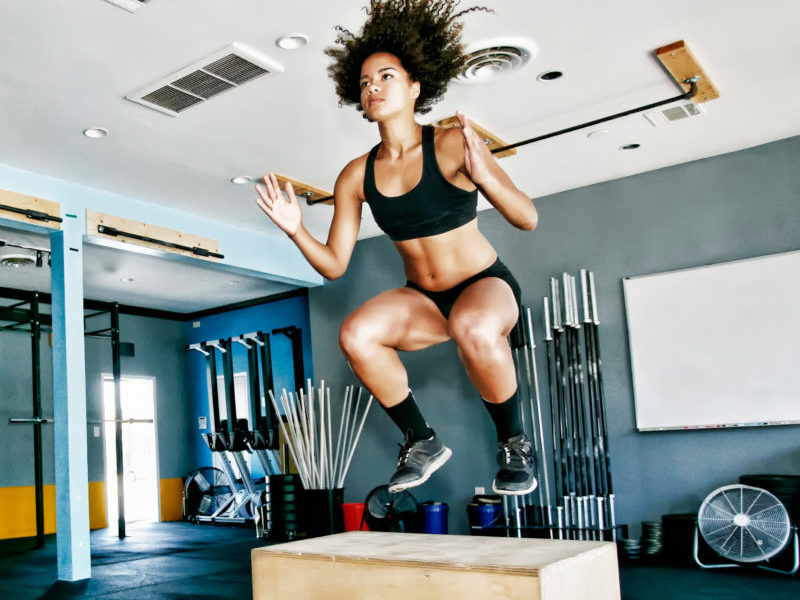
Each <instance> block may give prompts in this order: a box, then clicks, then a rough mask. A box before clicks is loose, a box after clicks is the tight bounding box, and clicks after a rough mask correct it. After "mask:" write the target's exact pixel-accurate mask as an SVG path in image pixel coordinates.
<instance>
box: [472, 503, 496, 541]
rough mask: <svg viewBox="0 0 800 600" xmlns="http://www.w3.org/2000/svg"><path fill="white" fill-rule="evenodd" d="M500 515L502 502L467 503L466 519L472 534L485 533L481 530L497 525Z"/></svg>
mask: <svg viewBox="0 0 800 600" xmlns="http://www.w3.org/2000/svg"><path fill="white" fill-rule="evenodd" d="M502 517H503V505H502V504H477V503H469V504H467V519H468V520H469V529H470V533H471V534H472V535H485V533H484V532H483V531H482V530H484V529H486V528H488V527H493V526H495V525H499V524H500V522H501V520H502Z"/></svg>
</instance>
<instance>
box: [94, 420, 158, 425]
mask: <svg viewBox="0 0 800 600" xmlns="http://www.w3.org/2000/svg"><path fill="white" fill-rule="evenodd" d="M86 422H87V423H89V424H91V425H102V424H103V423H122V424H123V425H133V424H135V423H155V420H153V419H87V421H86Z"/></svg>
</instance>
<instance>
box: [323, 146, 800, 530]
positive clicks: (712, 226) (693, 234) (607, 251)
mask: <svg viewBox="0 0 800 600" xmlns="http://www.w3.org/2000/svg"><path fill="white" fill-rule="evenodd" d="M798 161H800V137H795V138H790V139H786V140H782V141H779V142H775V143H771V144H767V145H764V146H760V147H756V148H751V149H748V150H744V151H740V152H735V153H732V154H727V155H723V156H718V157H714V158H709V159H705V160H700V161H696V162H693V163H688V164H685V165H679V166H676V167H670V168H665V169H661V170H658V171H654V172H650V173H645V174H642V175H637V176H633V177H628V178H624V179H619V180H615V181H611V182H607V183H602V184H597V185H593V186H589V187H585V188H581V189H577V190H573V191H568V192H564V193H561V194H556V195H553V196H548V197H545V198H539V199H537V200H536V202H535V203H536V206H537V208H538V209H539V215H540V220H539V227H538V228H537V229H536V231H534V232H532V233H529V232H521V231H518V230H515V229H513V228H512V227H511V226H510V225H508V224H507V223H506V222H505V221H504V220H503V219H502V217H500V215H499V214H498V213H497V212H496V211H494V210H489V211H484V212H481V213H480V216H479V222H480V227H481V230H482V231H483V232H484V233H485V234H486V236H487V237H488V238H489V240H490V241H491V242H492V243H493V244H494V245H495V247H496V249H497V251H498V253H499V254H500V256H501V258H502V259H503V260H504V262H505V263H506V264H507V265H508V266H509V268H510V269H511V270H512V271H513V272H514V274H515V275H516V276H517V278H518V279H519V281H520V284H521V286H522V289H523V302H524V303H525V304H528V305H531V306H533V307H534V310H537V309H538V308H539V307H540V306H541V302H542V297H543V296H544V295H549V290H548V281H549V278H550V277H551V276H558V275H560V274H561V273H562V272H563V271H568V272H570V273H572V274H573V275H578V271H579V269H581V268H588V269H590V270H592V271H594V272H595V276H596V279H597V284H598V296H599V308H600V320H601V327H600V340H601V351H602V355H603V365H604V380H605V382H604V383H605V392H606V397H607V403H608V408H607V410H608V426H609V437H610V441H609V447H610V450H611V461H612V469H613V476H614V484H615V491H616V492H617V515H618V522H620V523H623V522H625V523H629V524H631V526H632V528H633V533H636V532H637V531H638V529H639V523H640V522H641V521H642V520H649V519H657V518H659V517H660V515H662V514H666V513H674V512H693V511H695V510H697V508H698V507H699V504H700V502H701V501H702V499H703V498H704V497H705V495H706V494H707V493H709V492H710V491H711V490H713V489H715V487H717V486H720V485H723V484H728V483H735V482H736V481H737V479H738V477H739V475H741V474H745V473H794V474H800V427H797V426H784V427H768V428H752V429H745V428H742V429H735V430H716V431H686V432H650V433H639V432H637V431H636V429H635V422H634V406H633V391H632V384H631V371H630V358H629V354H628V342H627V330H626V323H625V315H624V301H623V294H622V279H623V278H624V277H629V276H636V275H643V274H648V273H657V272H662V271H669V270H673V269H680V268H687V267H694V266H699V265H706V264H711V263H716V262H721V261H729V260H735V259H741V258H749V257H754V256H761V255H765V254H772V253H777V252H786V251H790V250H796V249H798V248H800V169H798V168H797V165H798ZM531 168H535V165H531ZM795 275H796V274H795ZM404 281H405V278H404V276H403V271H402V265H401V263H400V260H399V258H398V257H397V254H396V252H395V251H394V248H393V245H392V244H391V242H390V241H389V240H388V238H386V237H385V236H382V237H379V238H373V239H369V240H365V241H363V242H359V243H358V244H357V246H356V251H355V253H354V256H353V260H352V262H351V264H350V267H349V269H348V271H347V274H346V275H345V276H344V277H342V278H341V279H339V280H337V281H335V282H332V283H328V284H326V285H325V286H323V287H321V288H315V289H313V290H311V293H310V309H311V324H312V331H313V335H314V345H313V350H314V371H315V373H316V374H317V377H318V378H322V377H324V378H326V379H331V380H336V379H341V380H343V381H344V380H352V377H353V376H352V374H351V373H350V371H349V370H348V367H347V365H346V363H345V361H344V359H343V357H342V355H341V352H340V351H339V349H338V344H337V333H338V327H339V324H340V323H341V321H342V319H343V318H344V316H345V315H346V314H347V313H349V312H350V311H351V310H353V309H354V308H355V307H357V306H358V305H359V304H360V303H361V302H363V301H364V300H366V299H368V298H370V297H371V296H373V295H375V294H376V293H378V292H379V291H382V290H384V289H386V288H389V287H396V286H398V285H402V284H403V283H404ZM537 327H538V330H537V331H538V333H537V336H538V337H540V338H541V331H542V328H541V325H540V321H537ZM404 360H405V363H406V366H407V367H408V370H409V375H410V380H411V385H412V387H413V389H414V391H415V395H416V396H417V398H418V399H419V402H420V404H421V406H422V408H423V410H424V412H425V414H426V417H427V419H428V421H429V422H430V423H431V425H432V426H433V427H434V428H436V429H437V430H438V431H439V432H440V433H441V434H442V436H443V437H444V439H445V440H446V442H447V443H448V445H450V446H451V447H452V448H453V451H454V457H453V458H452V459H451V461H450V463H449V464H448V465H446V466H445V467H444V468H443V469H442V471H441V472H440V473H437V475H436V476H434V477H433V478H432V480H431V481H429V482H428V483H426V484H425V485H423V486H421V487H420V488H417V489H415V490H414V491H413V493H414V495H415V497H416V498H417V500H420V501H424V500H428V499H436V500H440V501H445V502H448V503H449V505H450V530H451V532H456V533H464V532H466V531H467V521H466V515H465V503H466V502H467V501H468V500H469V499H470V498H471V496H472V494H473V493H474V489H473V488H474V486H486V487H487V490H488V488H489V487H490V485H491V479H492V477H493V475H494V456H493V453H494V435H493V428H492V425H491V422H490V420H489V419H488V416H487V415H486V414H485V411H484V409H483V408H482V407H481V406H480V401H479V399H478V396H477V394H476V392H475V391H474V390H473V389H472V388H471V385H470V383H469V381H468V380H467V378H466V376H465V374H464V372H463V368H462V367H461V365H460V362H459V361H458V358H457V356H456V353H455V350H454V347H453V345H452V343H451V342H450V343H446V344H443V345H441V346H438V347H434V348H431V349H428V350H424V351H421V352H417V353H413V354H406V355H405V356H404ZM538 361H539V372H540V373H542V374H543V373H545V371H544V369H545V363H544V356H543V351H540V353H539V356H538ZM675 376H676V377H680V373H676V374H675ZM754 401H757V399H754ZM799 401H800V400H799ZM393 440H399V434H398V433H397V432H396V430H395V429H394V428H393V425H391V423H390V421H389V419H388V417H386V416H385V415H384V414H382V411H380V410H374V411H373V412H372V414H371V415H370V418H369V419H368V421H367V427H366V429H365V432H364V435H363V438H362V442H361V444H360V448H359V451H358V452H357V455H356V457H355V458H354V461H353V465H352V466H351V471H350V474H349V476H348V479H347V481H346V486H347V487H346V490H345V498H346V500H347V501H361V500H363V498H364V497H365V496H366V494H367V492H369V490H370V489H372V488H373V487H374V486H376V485H379V484H381V483H385V481H386V480H387V478H388V476H389V475H390V474H391V472H392V471H393V468H394V465H393V462H394V459H395V453H396V447H395V446H394V442H393Z"/></svg>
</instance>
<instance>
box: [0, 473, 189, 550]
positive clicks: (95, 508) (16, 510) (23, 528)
mask: <svg viewBox="0 0 800 600" xmlns="http://www.w3.org/2000/svg"><path fill="white" fill-rule="evenodd" d="M43 497H44V532H45V533H46V534H49V533H55V532H56V486H55V485H52V484H51V485H45V486H44V490H43ZM0 507H2V510H0V539H9V538H19V537H33V536H35V535H36V490H35V488H34V486H32V485H27V486H19V487H0ZM181 519H183V480H182V479H181V478H180V477H175V478H172V479H162V480H161V520H162V521H180V520H181ZM89 527H90V528H91V529H104V528H106V527H108V514H107V512H106V484H105V482H104V481H90V482H89Z"/></svg>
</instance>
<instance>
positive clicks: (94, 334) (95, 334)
mask: <svg viewBox="0 0 800 600" xmlns="http://www.w3.org/2000/svg"><path fill="white" fill-rule="evenodd" d="M113 332H114V328H113V327H106V328H105V329H98V330H96V331H87V332H85V333H84V334H83V335H85V336H88V337H109V336H108V335H101V334H103V333H111V334H112V337H113Z"/></svg>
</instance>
